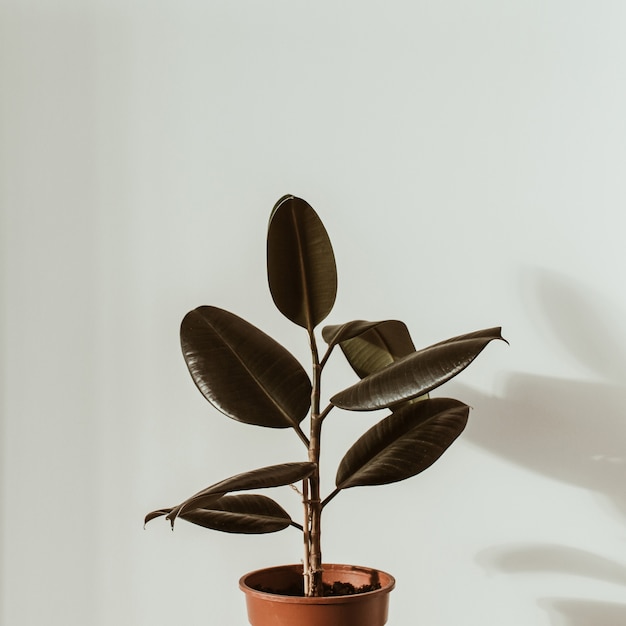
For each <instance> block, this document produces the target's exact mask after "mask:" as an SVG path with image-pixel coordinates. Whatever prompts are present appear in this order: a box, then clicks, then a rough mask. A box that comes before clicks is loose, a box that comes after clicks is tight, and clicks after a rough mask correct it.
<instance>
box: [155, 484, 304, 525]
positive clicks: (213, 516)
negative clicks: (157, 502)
mask: <svg viewBox="0 0 626 626" xmlns="http://www.w3.org/2000/svg"><path fill="white" fill-rule="evenodd" d="M172 510H173V509H159V510H158V511H153V512H152V513H148V515H147V516H146V519H145V522H144V523H146V524H147V523H148V522H149V521H150V520H152V519H155V518H156V517H161V516H163V515H165V516H167V515H169V513H170V512H171V511H172ZM179 518H180V519H183V520H185V521H187V522H191V523H192V524H197V525H198V526H203V527H204V528H211V529H213V530H220V531H223V532H228V533H244V534H261V533H274V532H277V531H279V530H283V529H284V528H287V527H288V526H289V525H291V523H292V520H291V517H290V516H289V514H288V513H287V512H286V511H285V510H284V509H283V508H282V507H281V506H280V505H279V504H278V503H277V502H275V501H274V500H272V499H271V498H268V497H267V496H264V495H259V494H238V495H236V496H222V497H221V498H218V499H217V500H215V502H214V503H213V504H212V505H211V506H210V507H209V508H200V509H192V510H190V511H185V512H184V513H182V514H180V515H179Z"/></svg>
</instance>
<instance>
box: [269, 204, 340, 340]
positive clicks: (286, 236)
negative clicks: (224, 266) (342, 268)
mask: <svg viewBox="0 0 626 626" xmlns="http://www.w3.org/2000/svg"><path fill="white" fill-rule="evenodd" d="M267 277H268V281H269V287H270V291H271V293H272V298H273V299H274V303H275V304H276V306H277V308H278V310H279V311H280V312H281V313H282V314H283V315H284V316H285V317H287V318H288V319H289V320H291V321H292V322H293V323H294V324H298V325H299V326H302V327H303V328H306V329H308V330H309V331H312V330H313V328H314V327H315V326H317V324H319V323H320V322H321V321H322V320H323V319H324V318H325V317H326V316H327V315H328V314H329V313H330V311H331V309H332V307H333V304H334V303H335V297H336V295H337V269H336V266H335V255H334V253H333V248H332V245H331V243H330V239H329V237H328V233H327V232H326V229H325V228H324V225H323V224H322V221H321V220H320V218H319V216H318V215H317V213H316V212H315V210H314V209H313V208H312V207H311V206H310V205H309V204H308V203H307V202H306V201H305V200H302V199H301V198H296V197H295V196H291V195H287V196H283V197H282V198H281V199H280V200H279V201H278V202H277V203H276V205H275V207H274V210H273V211H272V215H271V217H270V222H269V227H268V232H267Z"/></svg>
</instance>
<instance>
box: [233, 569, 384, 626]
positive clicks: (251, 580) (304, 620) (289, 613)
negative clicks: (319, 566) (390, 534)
mask: <svg viewBox="0 0 626 626" xmlns="http://www.w3.org/2000/svg"><path fill="white" fill-rule="evenodd" d="M301 580H302V565H280V566H276V567H269V568H266V569H260V570H256V571H254V572H250V573H248V574H246V575H245V576H242V578H241V579H240V581H239V588H240V589H241V590H242V591H243V592H244V593H245V595H246V607H247V611H248V621H249V622H250V624H251V625H252V626H384V624H386V623H387V615H388V609H389V592H390V591H391V590H392V589H393V588H394V586H395V583H396V581H395V579H394V578H393V576H391V575H390V574H387V573H386V572H382V571H380V570H377V569H372V568H370V567H360V566H357V565H334V564H324V574H323V581H324V582H325V583H328V584H330V585H332V584H333V583H334V582H336V581H340V582H341V583H349V584H352V585H354V587H356V588H359V587H362V586H363V585H374V586H378V585H380V587H379V588H377V589H374V590H373V591H366V592H363V593H354V594H351V595H329V596H324V597H305V596H302V595H287V593H286V591H287V590H288V589H290V588H293V587H297V586H298V585H299V584H301ZM268 590H271V591H268Z"/></svg>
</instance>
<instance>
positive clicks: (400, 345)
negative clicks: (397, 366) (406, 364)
mask: <svg viewBox="0 0 626 626" xmlns="http://www.w3.org/2000/svg"><path fill="white" fill-rule="evenodd" d="M322 336H323V337H324V339H325V341H326V342H327V343H328V344H329V346H332V345H334V344H336V343H339V345H340V346H341V349H342V351H343V353H344V355H345V357H346V359H347V360H348V363H350V365H351V366H352V369H353V370H354V371H355V372H356V373H357V375H358V376H359V378H365V377H366V376H369V375H370V374H373V373H374V372H377V371H378V370H381V369H383V368H384V367H386V366H387V365H390V364H391V363H393V362H394V361H397V360H399V359H401V358H402V357H405V356H407V355H408V354H411V353H412V352H415V346H414V344H413V341H412V339H411V336H410V335H409V331H408V329H407V327H406V325H405V324H404V322H400V321H398V320H385V321H382V322H365V321H361V320H357V321H355V322H348V323H347V324H342V325H341V326H327V327H325V328H324V329H323V331H322Z"/></svg>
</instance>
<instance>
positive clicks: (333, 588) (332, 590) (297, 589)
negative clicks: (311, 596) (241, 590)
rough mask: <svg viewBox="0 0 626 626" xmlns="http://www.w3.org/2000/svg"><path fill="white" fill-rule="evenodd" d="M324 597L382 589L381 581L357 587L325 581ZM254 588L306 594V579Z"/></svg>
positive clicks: (272, 591) (274, 592) (279, 592)
mask: <svg viewBox="0 0 626 626" xmlns="http://www.w3.org/2000/svg"><path fill="white" fill-rule="evenodd" d="M323 587H324V593H323V594H322V595H323V596H324V597H328V596H352V595H354V594H357V593H367V592H368V591H375V590H376V589H380V583H376V584H374V585H361V586H360V587H355V586H354V585H353V584H352V583H344V582H341V581H338V580H337V581H335V582H334V583H332V584H329V583H324V584H323ZM254 589H256V590H257V591H262V592H263V593H273V594H276V595H280V596H304V581H300V582H299V583H297V584H295V583H294V584H293V585H290V586H289V587H287V588H284V589H273V588H271V587H265V586H263V585H258V586H255V587H254Z"/></svg>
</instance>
